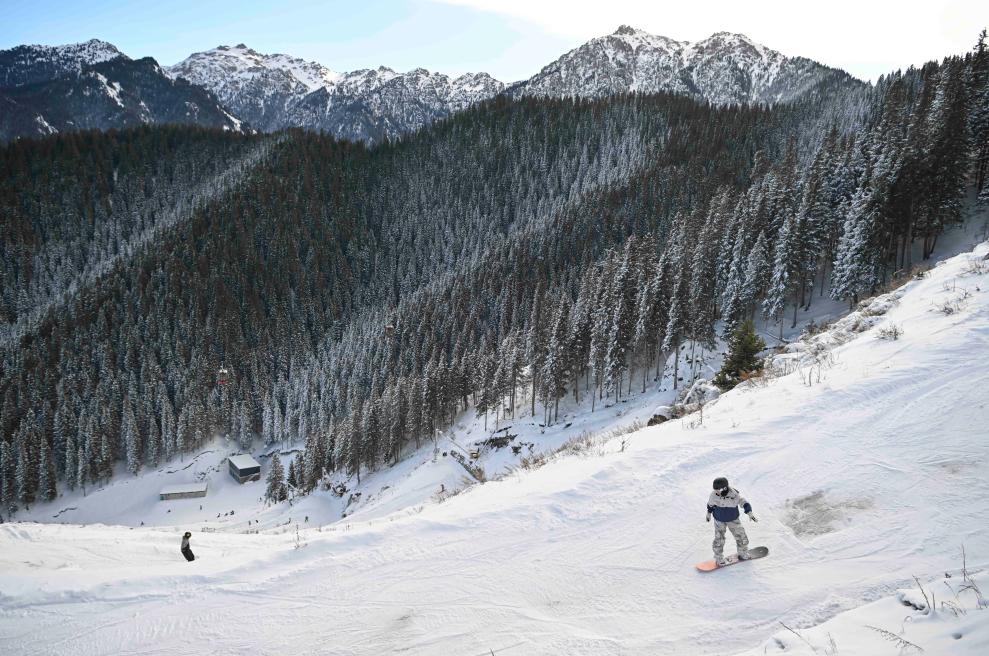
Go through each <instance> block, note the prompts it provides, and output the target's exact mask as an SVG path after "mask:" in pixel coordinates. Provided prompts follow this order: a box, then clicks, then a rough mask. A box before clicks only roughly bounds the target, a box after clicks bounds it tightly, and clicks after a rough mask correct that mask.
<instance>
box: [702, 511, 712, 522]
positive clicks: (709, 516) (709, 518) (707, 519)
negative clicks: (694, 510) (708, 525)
mask: <svg viewBox="0 0 989 656" xmlns="http://www.w3.org/2000/svg"><path fill="white" fill-rule="evenodd" d="M704 521H707V522H709V521H711V513H708V514H707V517H705V518H704Z"/></svg>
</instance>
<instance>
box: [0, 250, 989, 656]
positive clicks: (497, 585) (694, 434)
mask: <svg viewBox="0 0 989 656" xmlns="http://www.w3.org/2000/svg"><path fill="white" fill-rule="evenodd" d="M987 255H989V243H985V244H982V245H980V246H979V247H978V248H977V249H976V250H975V252H974V253H966V254H963V255H960V256H957V257H955V258H952V259H950V260H948V261H946V262H944V263H942V264H940V265H939V266H937V267H936V268H934V269H933V270H932V271H931V272H930V273H929V274H928V275H927V276H926V277H925V278H923V279H919V280H914V281H911V282H910V283H908V284H907V285H906V286H905V287H903V288H901V289H900V290H897V291H896V292H893V293H891V294H889V295H887V296H886V297H883V298H879V299H876V300H874V301H870V302H869V303H867V304H865V305H863V307H862V308H861V309H860V310H859V311H858V312H857V314H853V315H850V316H849V317H848V318H846V319H845V320H843V321H841V322H839V323H838V324H836V327H835V328H834V330H833V331H832V332H830V333H828V334H827V335H826V336H820V337H816V338H815V339H814V340H812V341H808V342H806V343H803V344H795V345H793V346H792V347H791V348H790V349H789V353H787V354H784V355H782V356H781V357H780V358H779V366H778V367H777V371H778V372H782V371H783V370H784V369H783V367H784V366H788V367H790V369H791V373H789V374H786V375H781V376H780V377H778V378H771V379H767V380H765V381H764V382H761V383H758V384H746V386H745V387H743V388H741V389H738V390H735V391H733V392H731V393H729V394H726V395H724V396H722V397H721V398H720V399H719V400H718V401H716V402H715V403H713V404H711V405H709V406H708V407H707V408H706V409H705V411H704V414H703V419H701V417H700V416H699V415H696V414H695V415H688V416H687V417H685V418H683V419H680V420H674V421H670V422H667V423H665V424H662V425H660V426H656V427H653V428H647V429H643V430H640V431H638V432H636V433H632V434H629V435H624V436H622V437H620V438H615V439H612V440H610V441H604V442H601V443H598V444H596V445H594V446H593V447H592V448H589V449H585V450H584V451H582V452H580V453H579V454H577V455H571V456H567V457H563V456H560V457H556V458H553V459H551V460H550V462H549V463H548V464H546V465H545V466H543V467H541V468H538V469H535V470H524V469H520V470H517V471H516V472H514V473H512V474H509V475H507V476H505V477H504V478H502V479H501V480H498V481H494V482H490V483H487V484H485V485H480V486H473V487H471V488H469V489H468V490H467V491H465V492H463V493H461V494H459V495H458V496H455V497H453V498H450V499H447V500H446V501H444V502H443V503H427V504H424V505H423V506H421V507H420V506H416V507H413V508H405V509H403V510H401V511H397V512H393V513H391V514H388V515H380V516H374V517H371V518H367V519H361V517H360V515H354V516H352V517H350V518H348V520H346V521H345V522H343V523H337V524H334V525H331V526H326V527H321V528H306V525H305V524H302V526H301V528H300V530H299V533H298V537H297V536H296V533H295V530H294V529H295V526H294V524H295V522H293V523H292V525H289V526H284V527H271V528H264V527H262V529H263V530H261V532H260V533H259V534H232V533H226V532H222V531H220V532H200V531H199V530H196V531H195V533H194V536H193V549H194V550H195V551H196V553H197V555H198V556H199V557H200V559H199V560H197V561H196V562H194V563H191V564H190V563H186V562H185V561H184V560H182V559H181V558H180V557H179V554H178V544H179V536H180V532H181V531H182V530H184V528H185V527H182V526H176V527H168V528H122V527H112V526H70V525H38V524H29V523H18V524H5V525H3V526H0V590H2V595H3V596H2V597H0V642H2V643H3V644H4V645H13V650H8V651H9V652H10V653H15V654H34V653H58V652H60V651H64V650H66V649H67V648H68V646H69V645H70V644H71V649H72V651H73V653H76V654H102V653H111V652H112V653H124V652H126V653H140V652H148V651H157V652H162V653H168V652H177V651H188V649H189V646H190V645H203V644H208V645H209V646H210V649H211V650H213V651H215V652H217V653H239V652H246V651H251V652H252V653H288V652H292V653H340V654H381V653H392V652H396V651H402V652H405V653H412V654H450V653H466V654H475V653H476V654H482V653H492V652H493V653H495V654H502V653H505V654H513V653H519V654H521V653H524V654H561V653H566V654H577V655H582V654H671V653H676V654H713V653H732V652H738V651H740V650H745V649H749V650H753V653H772V650H774V649H775V650H776V652H777V653H779V652H780V644H783V645H796V643H797V642H798V640H797V639H796V638H795V637H792V634H789V633H788V632H787V635H790V636H791V639H787V638H785V637H781V633H778V632H784V631H785V630H784V629H783V628H782V627H781V626H780V622H783V623H785V624H786V626H788V627H791V628H793V629H794V630H796V631H800V632H801V633H804V632H805V631H806V634H805V637H806V638H807V639H808V640H811V641H818V642H817V645H818V647H817V649H818V652H819V653H827V652H826V651H825V649H826V648H827V646H828V645H827V643H826V642H824V643H822V642H820V641H819V640H820V639H824V638H826V632H831V633H832V637H833V638H834V639H835V642H836V644H837V646H838V649H839V651H838V652H837V653H856V652H855V651H854V645H868V649H869V651H868V653H870V654H879V655H881V654H897V653H899V647H898V646H897V645H895V644H894V643H893V642H889V641H885V640H874V641H871V642H870V641H868V640H867V638H866V637H863V636H861V635H859V634H857V633H856V634H855V635H852V634H851V633H848V634H847V636H848V637H847V638H846V634H844V633H842V631H844V630H846V629H847V630H848V631H849V632H850V631H852V625H853V624H854V623H855V620H854V618H853V617H852V616H841V617H839V618H836V616H837V615H838V614H839V613H841V612H842V611H846V610H850V609H853V608H856V607H859V606H861V605H862V604H863V603H865V602H868V601H872V600H876V599H881V598H884V597H887V596H889V595H892V594H893V593H894V592H895V590H896V589H897V588H906V587H909V586H910V585H911V584H912V576H913V575H918V576H920V577H922V582H923V583H924V584H925V586H927V587H928V588H929V589H938V590H939V591H938V597H937V598H938V600H939V601H940V600H953V598H952V597H949V596H948V594H949V593H948V592H947V590H946V589H944V587H943V586H942V585H941V584H940V583H939V582H937V581H935V580H934V577H937V576H943V572H945V571H949V572H950V573H952V574H953V577H955V579H956V580H955V583H954V585H955V587H956V589H957V588H958V586H957V576H958V574H959V572H958V570H959V568H960V567H961V565H962V560H961V554H960V547H961V545H963V544H964V546H965V548H966V551H967V555H968V562H967V565H968V569H969V570H970V571H973V572H975V571H979V570H984V569H985V568H986V567H987V566H989V507H986V506H985V504H983V503H981V500H982V499H984V498H985V497H986V496H987V495H989V479H987V477H986V476H985V471H986V463H987V462H989V442H987V441H986V439H985V425H986V422H987V420H989V397H987V395H986V393H985V389H986V388H987V385H989V369H987V368H986V367H985V366H984V363H985V362H986V361H987V360H989V262H987V261H986V260H985V258H986V257H987ZM893 325H896V326H898V327H900V328H901V329H902V335H901V336H900V338H899V339H898V340H895V341H887V340H883V339H878V336H879V334H880V331H881V330H882V329H883V328H887V327H889V326H893ZM784 363H789V364H784ZM623 446H624V448H623ZM720 475H725V476H728V478H729V479H730V480H731V481H732V483H733V485H735V486H736V487H738V488H740V489H741V490H742V492H743V493H744V494H745V496H746V497H747V498H748V499H749V500H750V501H751V502H752V503H753V505H754V507H755V512H756V514H757V516H758V517H759V519H760V522H759V523H758V524H753V523H748V522H746V524H745V527H746V529H747V530H748V532H749V535H750V538H751V540H752V542H753V544H764V545H767V546H768V547H769V548H770V551H771V553H770V556H769V558H767V559H764V560H760V561H756V562H752V563H746V564H743V565H739V566H737V567H733V568H731V569H728V570H725V571H723V572H715V573H713V574H700V573H698V572H696V571H695V570H694V568H693V564H694V563H696V562H698V561H700V560H703V559H706V558H708V557H709V555H710V540H711V527H710V525H709V524H706V523H705V522H704V521H703V517H704V503H705V501H706V499H707V494H708V490H709V488H710V482H711V480H712V479H713V478H714V477H716V476H720ZM193 501H195V500H193ZM976 576H977V577H981V578H977V581H981V582H983V583H984V582H985V577H984V574H977V575H976ZM932 581H933V583H932ZM934 584H936V586H937V587H936V588H935V587H934ZM965 603H967V604H968V605H967V606H966V612H967V613H968V614H967V615H964V616H960V617H959V618H957V619H956V618H954V617H953V616H952V614H951V613H950V612H948V611H944V612H940V613H939V614H938V616H937V618H938V619H937V620H936V621H937V622H939V623H940V624H938V625H937V626H933V624H932V622H933V620H931V621H927V620H924V622H923V626H917V627H915V626H914V623H912V622H902V623H900V624H893V621H894V617H896V615H895V614H894V613H892V611H891V610H890V609H891V606H890V605H889V603H888V602H883V604H885V605H883V606H882V608H880V609H878V610H875V609H872V610H870V609H863V610H862V612H865V613H867V614H868V618H869V621H870V622H876V623H877V624H878V625H879V626H878V628H881V629H885V630H887V631H890V632H892V633H894V634H901V636H902V638H904V639H906V640H908V641H911V642H914V643H916V644H918V645H920V646H921V647H925V648H927V649H928V653H958V654H980V653H983V651H982V650H983V649H984V646H985V644H986V640H987V628H986V627H987V626H989V622H986V618H989V615H985V616H983V615H980V613H989V610H979V609H977V608H975V607H974V605H973V604H971V603H968V602H965ZM901 608H902V611H901V612H902V615H901V616H900V618H901V620H902V617H904V616H907V615H908V614H909V615H913V614H914V613H915V611H913V610H911V609H907V608H905V607H902V606H901ZM924 617H927V616H924ZM830 618H835V619H834V620H833V623H832V624H829V625H826V627H822V628H821V629H819V630H813V631H807V629H808V627H811V626H813V625H816V624H819V623H821V622H823V621H826V620H828V619H830ZM842 626H843V627H846V629H842V628H841V627H842ZM932 626H933V628H934V629H939V630H940V628H943V630H940V632H939V633H937V635H935V632H934V631H931V630H930V629H931V628H932ZM925 627H926V628H925ZM955 633H957V634H959V635H960V636H961V637H960V638H954V637H952V636H953V634H955ZM876 635H880V634H878V633H877V634H876ZM949 638H950V643H952V644H950V647H951V649H950V650H947V649H944V648H941V647H943V646H944V645H945V644H948V643H947V642H945V640H948V639H949ZM843 645H845V647H844V648H843V647H842V646H843ZM800 648H803V647H797V646H793V647H792V649H794V650H796V649H800ZM787 649H791V648H790V647H788V648H787ZM805 651H809V648H807V649H805ZM782 653H790V652H786V651H785V652H782ZM832 653H833V652H832ZM859 653H863V652H859Z"/></svg>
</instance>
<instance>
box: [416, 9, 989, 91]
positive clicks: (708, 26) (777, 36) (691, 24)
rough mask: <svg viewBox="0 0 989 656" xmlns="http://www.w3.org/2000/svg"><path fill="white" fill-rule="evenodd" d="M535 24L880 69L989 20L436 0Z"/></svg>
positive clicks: (924, 55)
mask: <svg viewBox="0 0 989 656" xmlns="http://www.w3.org/2000/svg"><path fill="white" fill-rule="evenodd" d="M433 1H435V2H441V3H446V4H451V5H458V6H462V7H471V8H473V9H477V10H480V11H484V12H488V13H492V14H499V15H506V16H511V17H512V18H515V19H519V20H522V21H526V22H530V23H534V24H536V25H539V26H541V27H542V29H544V30H546V31H547V32H548V33H550V34H553V35H555V36H557V37H562V38H570V39H574V41H575V43H580V42H583V41H586V40H587V39H590V38H593V37H595V36H600V35H602V34H607V33H609V32H611V31H613V30H614V29H615V28H617V27H618V25H620V24H627V25H631V26H632V27H636V28H639V29H642V30H645V31H646V32H650V33H652V34H661V35H663V36H667V37H670V38H672V39H676V40H679V41H698V40H700V39H703V38H705V37H707V36H710V35H711V34H713V33H715V32H720V31H728V32H741V33H743V34H745V35H747V36H749V37H750V38H752V39H753V40H755V41H757V42H759V43H761V44H763V45H765V46H767V47H770V48H773V49H774V50H778V51H780V52H782V53H783V54H785V55H788V56H795V55H800V56H804V57H809V58H811V59H814V60H817V61H819V62H821V63H824V64H828V65H830V66H837V67H839V68H843V69H845V70H847V71H849V72H850V73H852V74H853V75H856V76H857V77H861V78H864V79H875V78H876V77H878V76H879V75H881V74H883V73H886V72H889V71H892V70H895V69H897V68H906V67H907V66H910V65H917V64H922V63H924V62H926V61H928V60H931V59H940V58H942V57H944V56H946V55H952V54H960V53H962V52H965V51H967V50H969V49H970V48H971V47H972V46H973V45H974V43H975V40H976V38H977V36H978V33H979V31H980V30H981V29H983V28H984V27H986V26H987V24H989V1H987V0H940V1H938V0H934V1H930V0H929V1H926V2H922V1H917V0H903V1H899V2H889V1H881V2H874V1H872V0H829V1H828V2H815V3H807V2H799V1H793V0H789V1H784V0H766V1H753V2H744V1H740V0H702V1H700V2H686V1H684V0H677V1H676V2H667V1H666V0H655V1H653V2H642V1H641V0H638V1H637V0H603V1H602V0H595V1H593V2H589V1H587V0H433Z"/></svg>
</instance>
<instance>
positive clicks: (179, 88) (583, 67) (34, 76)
mask: <svg viewBox="0 0 989 656" xmlns="http://www.w3.org/2000/svg"><path fill="white" fill-rule="evenodd" d="M186 82H188V83H191V84H186ZM834 86H839V87H849V88H856V87H860V86H864V85H863V83H862V82H860V81H858V80H855V79H854V78H852V77H851V76H850V75H848V74H847V73H844V72H843V71H839V70H836V69H832V68H828V67H826V66H823V65H821V64H819V63H817V62H813V61H811V60H809V59H805V58H802V57H792V58H791V57H787V56H785V55H783V54H781V53H779V52H776V51H774V50H771V49H769V48H766V47H764V46H761V45H759V44H757V43H754V42H753V41H751V40H750V39H748V38H747V37H745V36H743V35H740V34H731V33H728V32H719V33H717V34H714V35H712V36H711V37H709V38H707V39H704V40H702V41H699V42H696V43H689V42H685V41H684V42H681V41H674V40H672V39H669V38H667V37H663V36H656V35H651V34H648V33H646V32H643V31H641V30H636V29H633V28H631V27H628V26H624V25H623V26H621V27H620V28H619V29H618V30H617V31H616V32H615V33H613V34H610V35H607V36H602V37H599V38H596V39H592V40H591V41H589V42H587V43H585V44H584V45H582V46H580V47H579V48H576V49H574V50H572V51H570V52H568V53H566V54H565V55H563V56H562V57H560V58H559V59H558V60H556V61H554V62H552V63H550V64H548V65H547V66H545V67H544V68H543V69H542V70H541V71H540V72H539V73H538V74H536V75H535V76H533V77H532V78H530V79H528V80H523V81H518V82H514V83H510V84H507V83H506V82H504V81H499V80H496V79H494V78H493V77H491V76H490V75H488V74H487V73H483V72H479V73H467V74H464V75H461V76H459V77H451V76H448V75H445V74H443V73H439V72H430V71H427V70H425V69H423V68H416V69H414V70H411V71H408V72H406V73H399V72H396V71H394V70H392V69H390V68H387V67H384V66H382V67H379V68H377V69H360V70H356V71H350V72H337V71H334V70H331V69H329V68H327V67H326V66H324V65H322V64H320V63H317V62H307V61H304V60H301V59H298V58H294V57H292V56H290V55H285V54H262V53H258V52H256V51H254V50H252V49H251V48H249V47H248V46H246V45H244V44H239V45H236V46H232V47H231V46H218V47H216V48H213V49H211V50H206V51H203V52H198V53H194V54H192V55H190V56H189V57H188V58H186V59H185V60H183V61H181V62H179V63H177V64H175V65H173V66H168V67H159V66H158V64H157V63H156V62H154V60H152V59H150V58H143V59H138V60H132V59H130V58H128V57H127V56H126V55H125V54H123V53H121V52H120V51H119V50H118V49H117V48H115V47H114V46H113V45H111V44H109V43H105V42H102V41H98V40H92V41H88V42H86V43H83V44H75V45H68V46H57V47H52V46H19V47H17V48H14V49H11V50H6V51H0V103H2V105H0V106H3V107H4V110H5V111H4V118H3V119H2V120H0V140H2V141H8V140H11V139H14V138H18V137H25V136H39V135H44V134H50V133H53V132H61V131H66V130H73V129H83V128H101V129H109V128H115V127H126V126H128V125H133V124H137V123H166V122H170V123H188V124H195V125H203V126H211V127H223V128H225V129H232V130H242V129H254V130H260V131H265V132H268V131H274V130H279V129H283V128H289V127H301V128H305V129H310V130H315V131H321V132H326V133H329V134H332V135H334V136H336V137H339V138H345V139H350V140H358V141H367V142H375V141H380V140H382V139H389V138H395V137H397V136H399V135H401V134H404V133H407V132H410V131H413V130H417V129H419V128H421V127H423V126H425V125H428V124H429V123H431V122H433V121H435V120H437V119H441V118H444V117H446V116H449V115H451V114H452V113H454V112H457V111H461V110H463V109H465V108H467V107H469V106H471V105H473V104H475V103H477V102H480V101H483V100H486V99H488V98H491V97H494V96H496V95H498V94H502V93H506V94H508V95H510V96H512V97H522V96H539V97H557V98H558V97H601V96H605V95H612V94H619V93H629V92H644V93H654V92H660V91H667V92H675V93H679V94H684V95H687V96H690V97H692V98H694V99H696V100H701V101H707V102H710V103H713V104H718V105H724V104H729V103H765V104H773V103H779V102H787V101H790V100H794V99H796V98H800V97H802V96H804V95H806V94H808V93H812V92H813V91H814V90H815V89H818V88H821V87H827V88H833V87H834ZM205 92H208V93H205Z"/></svg>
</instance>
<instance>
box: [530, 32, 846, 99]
mask: <svg viewBox="0 0 989 656" xmlns="http://www.w3.org/2000/svg"><path fill="white" fill-rule="evenodd" d="M831 79H835V80H844V81H847V83H849V84H860V83H858V82H857V81H855V80H853V79H852V78H851V77H850V76H849V75H848V74H846V73H844V72H842V71H838V70H835V69H831V68H828V67H826V66H822V65H821V64H818V63H816V62H813V61H811V60H809V59H804V58H802V57H793V58H791V57H786V56H784V55H782V54H780V53H779V52H776V51H775V50H771V49H769V48H766V47H765V46H762V45H759V44H758V43H755V42H754V41H752V40H751V39H749V38H748V37H746V36H744V35H742V34H732V33H730V32H718V33H716V34H713V35H711V36H710V37H708V38H706V39H704V40H702V41H698V42H696V43H690V42H688V41H674V40H673V39H669V38H667V37H665V36H656V35H652V34H649V33H647V32H643V31H642V30H637V29H634V28H631V27H629V26H627V25H623V26H621V27H620V28H618V30H617V31H616V32H615V33H614V34H609V35H607V36H602V37H598V38H596V39H592V40H591V41H588V42H587V43H585V44H584V45H582V46H580V47H579V48H576V49H574V50H572V51H570V52H568V53H567V54H565V55H563V56H562V57H560V58H559V59H558V60H556V61H555V62H553V63H552V64H549V65H548V66H546V67H545V68H544V69H543V70H542V71H540V72H539V73H538V74H537V75H535V76H533V77H532V78H530V79H529V80H527V81H525V82H522V83H519V84H517V85H515V86H514V87H513V88H512V93H513V94H515V95H522V96H549V97H560V96H592V97H593V96H606V95H610V94H615V93H627V92H641V93H650V92H653V93H654V92H657V91H669V92H674V93H680V94H685V95H688V96H692V97H694V98H697V99H699V100H706V101H708V102H711V103H714V104H719V105H720V104H728V103H743V102H761V103H776V102H784V101H787V100H791V99H793V98H796V97H799V96H800V95H801V94H803V93H804V92H806V91H807V90H808V89H810V88H812V87H813V86H815V85H817V84H819V83H821V82H822V81H825V80H831Z"/></svg>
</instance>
